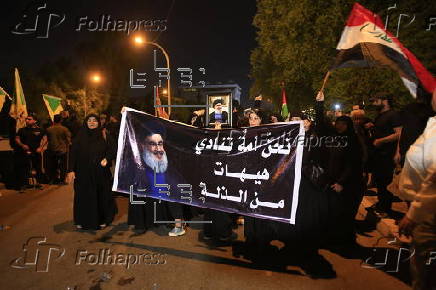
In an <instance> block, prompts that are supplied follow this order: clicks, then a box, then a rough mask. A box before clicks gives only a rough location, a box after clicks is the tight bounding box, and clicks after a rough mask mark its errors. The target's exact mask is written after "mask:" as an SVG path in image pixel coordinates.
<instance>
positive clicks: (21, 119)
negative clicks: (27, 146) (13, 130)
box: [10, 68, 27, 131]
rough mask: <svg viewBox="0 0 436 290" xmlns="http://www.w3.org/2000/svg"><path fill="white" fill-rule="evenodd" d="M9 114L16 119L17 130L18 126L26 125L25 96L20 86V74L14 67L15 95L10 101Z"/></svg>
mask: <svg viewBox="0 0 436 290" xmlns="http://www.w3.org/2000/svg"><path fill="white" fill-rule="evenodd" d="M10 115H11V116H12V117H14V118H15V119H17V131H18V129H20V128H23V127H26V117H27V106H26V98H25V97H24V92H23V87H22V86H21V81H20V74H19V73H18V69H17V68H15V95H14V99H13V101H12V106H11V110H10Z"/></svg>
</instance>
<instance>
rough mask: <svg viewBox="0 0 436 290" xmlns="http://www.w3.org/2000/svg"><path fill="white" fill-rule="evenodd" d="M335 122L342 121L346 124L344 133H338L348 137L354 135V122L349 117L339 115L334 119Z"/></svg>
mask: <svg viewBox="0 0 436 290" xmlns="http://www.w3.org/2000/svg"><path fill="white" fill-rule="evenodd" d="M336 122H344V123H345V124H347V130H346V131H345V132H344V133H341V134H339V135H345V136H348V137H354V136H356V132H355V131H354V123H353V120H352V119H351V118H350V117H348V116H340V117H338V118H337V119H336Z"/></svg>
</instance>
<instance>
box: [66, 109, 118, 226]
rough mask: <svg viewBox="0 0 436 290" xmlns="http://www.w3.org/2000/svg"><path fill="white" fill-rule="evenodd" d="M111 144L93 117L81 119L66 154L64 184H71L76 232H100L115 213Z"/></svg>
mask: <svg viewBox="0 0 436 290" xmlns="http://www.w3.org/2000/svg"><path fill="white" fill-rule="evenodd" d="M113 148H114V147H113V143H112V140H111V139H110V136H109V134H106V132H105V131H104V129H102V128H101V126H100V121H99V118H98V116H97V115H94V114H91V115H89V116H87V117H86V118H85V122H84V125H83V128H82V129H81V130H80V131H79V133H78V134H77V136H76V138H75V139H74V140H73V144H72V147H71V152H70V160H69V170H68V171H69V173H68V176H67V181H68V183H70V182H72V181H73V180H74V224H75V225H76V227H77V228H78V229H90V230H95V229H101V228H104V227H105V226H106V225H109V224H110V223H111V222H112V220H113V218H114V215H115V213H116V205H115V202H114V199H113V197H112V192H111V172H110V168H109V167H110V164H111V161H112V160H113V158H114V149H113Z"/></svg>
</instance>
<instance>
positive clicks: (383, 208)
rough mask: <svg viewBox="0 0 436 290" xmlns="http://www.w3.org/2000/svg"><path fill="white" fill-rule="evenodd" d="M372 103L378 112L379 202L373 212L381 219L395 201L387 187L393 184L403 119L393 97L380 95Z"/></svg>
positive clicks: (376, 176)
mask: <svg viewBox="0 0 436 290" xmlns="http://www.w3.org/2000/svg"><path fill="white" fill-rule="evenodd" d="M371 101H372V106H373V107H374V108H375V109H376V110H377V111H378V115H377V117H376V118H375V121H374V136H373V138H374V140H373V145H374V153H373V156H372V158H373V160H374V161H376V163H375V165H374V168H373V174H374V181H375V184H376V187H377V194H378V202H377V203H376V204H375V205H374V206H373V210H374V212H375V214H376V215H378V216H379V217H386V216H387V215H388V213H389V212H390V211H391V206H392V201H393V195H392V193H391V192H389V191H388V189H387V186H388V185H389V184H390V183H391V182H392V177H393V171H394V168H395V164H394V160H393V158H394V155H395V151H396V145H397V141H398V138H399V136H400V130H401V119H400V115H399V114H398V112H396V111H394V110H393V108H392V105H393V97H392V96H391V95H386V94H383V95H379V96H377V97H375V98H373V99H371Z"/></svg>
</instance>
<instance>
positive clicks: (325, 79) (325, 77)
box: [320, 71, 330, 92]
mask: <svg viewBox="0 0 436 290" xmlns="http://www.w3.org/2000/svg"><path fill="white" fill-rule="evenodd" d="M329 76H330V71H327V73H326V74H325V76H324V80H323V81H322V87H321V89H320V92H324V88H325V84H326V83H327V80H328V78H329Z"/></svg>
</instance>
